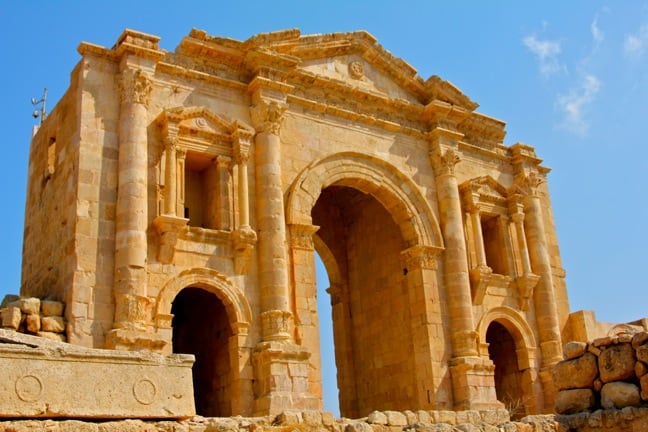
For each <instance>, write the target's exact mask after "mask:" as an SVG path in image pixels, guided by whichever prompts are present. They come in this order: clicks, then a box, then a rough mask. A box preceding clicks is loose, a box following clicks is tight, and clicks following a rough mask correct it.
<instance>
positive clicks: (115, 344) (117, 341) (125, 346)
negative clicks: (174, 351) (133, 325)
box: [106, 328, 169, 353]
mask: <svg viewBox="0 0 648 432" xmlns="http://www.w3.org/2000/svg"><path fill="white" fill-rule="evenodd" d="M168 344H169V341H167V340H166V339H163V338H162V337H161V336H159V335H157V334H155V333H147V332H143V331H141V330H130V329H125V328H119V329H113V330H111V331H109V332H108V333H107V334H106V349H111V350H124V351H149V352H155V353H164V352H167V351H168V350H167V349H166V348H167V345H168Z"/></svg>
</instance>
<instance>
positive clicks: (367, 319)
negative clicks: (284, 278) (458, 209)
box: [286, 153, 443, 416]
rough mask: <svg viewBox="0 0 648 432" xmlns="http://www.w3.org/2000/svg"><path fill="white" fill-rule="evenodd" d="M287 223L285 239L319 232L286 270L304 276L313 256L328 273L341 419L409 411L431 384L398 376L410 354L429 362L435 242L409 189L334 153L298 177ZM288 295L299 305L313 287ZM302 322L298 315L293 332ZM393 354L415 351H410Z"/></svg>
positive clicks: (411, 360) (387, 170) (391, 172)
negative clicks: (382, 411) (288, 234)
mask: <svg viewBox="0 0 648 432" xmlns="http://www.w3.org/2000/svg"><path fill="white" fill-rule="evenodd" d="M286 217H287V220H288V225H289V227H292V228H291V230H292V231H291V233H292V234H293V235H295V233H296V232H299V233H303V232H304V231H305V230H304V228H303V227H304V226H315V227H318V228H317V230H316V231H315V229H316V228H315V227H313V228H312V229H311V230H310V232H314V234H313V235H312V237H313V240H312V245H313V248H312V249H311V250H310V251H309V252H310V255H309V256H305V255H300V254H303V253H304V251H303V250H302V251H301V252H297V253H293V266H294V267H295V270H294V271H295V274H304V269H306V270H307V271H308V268H309V266H310V267H312V265H313V264H312V263H313V252H314V251H317V252H318V253H319V254H320V256H321V257H322V259H323V262H324V264H325V266H326V268H327V271H328V273H329V277H330V282H331V287H330V289H329V293H330V294H331V303H332V313H333V317H332V318H333V333H334V340H335V357H336V365H337V372H338V389H339V397H340V409H341V413H342V415H345V416H362V415H366V414H368V412H369V411H371V410H373V409H379V408H382V409H397V408H401V409H406V406H407V405H408V404H410V405H412V404H415V403H416V400H417V398H419V397H420V395H419V394H418V393H417V392H418V391H419V389H420V391H423V389H424V388H426V389H428V390H429V389H430V388H432V387H433V386H434V384H433V380H434V377H432V376H430V375H425V374H424V373H420V374H410V375H409V377H408V378H405V379H404V376H406V375H405V374H402V373H400V372H405V371H407V370H409V371H413V370H415V369H416V367H415V365H416V361H417V358H416V356H417V355H421V356H426V355H433V354H431V353H430V346H429V332H430V328H428V327H426V326H425V325H424V324H421V323H423V322H425V321H426V320H422V319H420V317H419V315H423V314H430V313H433V312H431V311H430V310H428V309H426V306H427V302H426V301H425V299H426V298H428V297H429V296H430V293H429V292H428V291H429V290H435V289H436V287H437V284H436V278H437V274H436V261H437V259H438V252H439V251H440V250H441V248H442V244H443V243H442V238H441V234H440V230H439V227H438V224H437V222H436V219H435V217H434V214H433V213H432V210H431V209H430V207H429V206H428V204H427V203H426V201H425V199H424V198H423V195H422V194H421V193H420V192H419V190H418V188H417V186H415V185H414V184H413V182H412V181H411V180H410V179H408V178H407V177H406V176H404V175H403V174H402V173H400V172H399V171H398V170H397V169H396V168H395V167H393V166H391V165H390V164H388V163H386V162H384V161H381V160H379V159H377V158H374V157H371V156H367V155H361V154H356V153H340V154H335V155H333V156H330V157H328V158H325V159H323V160H320V161H316V162H314V163H312V164H311V165H310V166H309V167H307V168H306V169H305V170H304V171H303V172H302V173H301V175H300V176H298V178H297V180H296V181H295V182H294V183H293V185H292V187H291V189H290V194H289V197H288V199H287V212H286ZM292 243H293V245H294V244H295V242H294V241H293V242H292ZM293 249H294V248H293ZM300 267H302V268H300ZM311 273H312V272H311ZM313 277H314V276H313ZM296 280H297V281H298V279H297V278H296ZM295 291H296V293H295V296H296V298H298V299H299V298H303V297H307V296H308V295H309V294H311V295H312V294H313V287H312V285H308V284H300V283H296V286H295ZM432 295H434V296H438V293H434V294H432ZM297 309H299V306H298V308H297ZM315 313H316V312H315ZM301 316H303V313H302V312H301V311H299V310H298V311H297V322H298V326H299V324H300V323H301V322H303V321H304V320H300V317H301ZM309 336H310V337H309V339H313V336H314V337H315V338H317V337H318V335H316V334H314V335H309ZM304 340H306V337H305V338H304ZM417 344H423V345H425V346H423V347H421V349H417ZM399 347H415V350H414V353H415V354H414V355H412V351H410V350H409V349H404V350H400V349H399ZM426 353H427V354H426ZM427 360H428V361H429V359H427ZM318 369H319V368H318Z"/></svg>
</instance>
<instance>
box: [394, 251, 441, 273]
mask: <svg viewBox="0 0 648 432" xmlns="http://www.w3.org/2000/svg"><path fill="white" fill-rule="evenodd" d="M441 252H443V248H440V247H436V246H412V247H411V248H408V249H405V250H404V251H401V253H400V255H401V261H402V262H403V264H404V265H405V268H406V269H408V270H409V268H410V267H412V268H424V269H428V270H437V269H438V265H437V259H438V257H439V256H440V255H441Z"/></svg>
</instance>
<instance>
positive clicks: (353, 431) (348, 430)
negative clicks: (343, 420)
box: [344, 422, 373, 432]
mask: <svg viewBox="0 0 648 432" xmlns="http://www.w3.org/2000/svg"><path fill="white" fill-rule="evenodd" d="M344 432H373V429H372V428H371V426H370V425H369V424H367V423H365V422H354V423H349V424H347V425H346V427H345V428H344Z"/></svg>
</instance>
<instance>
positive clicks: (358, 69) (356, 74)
mask: <svg viewBox="0 0 648 432" xmlns="http://www.w3.org/2000/svg"><path fill="white" fill-rule="evenodd" d="M364 74H365V69H364V65H363V64H362V62H359V61H354V62H351V63H349V75H351V78H355V79H360V78H362V77H364Z"/></svg>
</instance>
